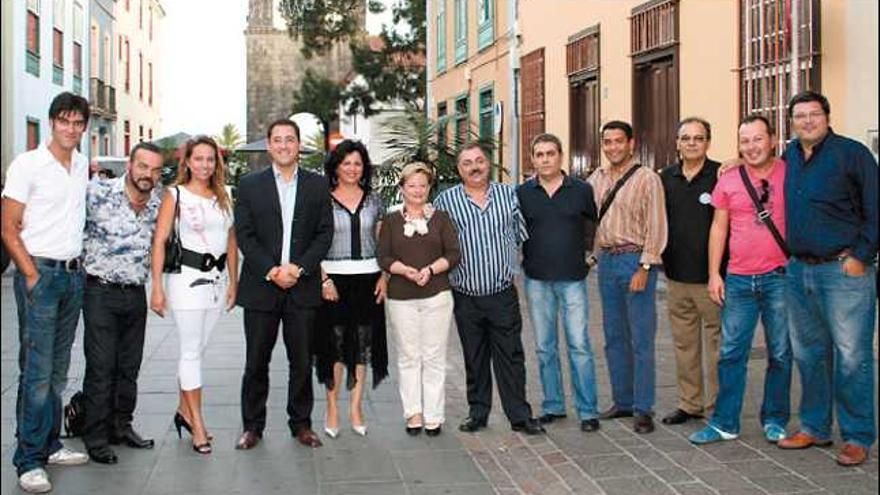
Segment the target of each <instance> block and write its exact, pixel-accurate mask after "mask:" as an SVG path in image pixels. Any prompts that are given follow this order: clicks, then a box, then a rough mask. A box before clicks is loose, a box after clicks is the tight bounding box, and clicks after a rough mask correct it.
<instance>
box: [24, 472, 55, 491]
mask: <svg viewBox="0 0 880 495" xmlns="http://www.w3.org/2000/svg"><path fill="white" fill-rule="evenodd" d="M18 484H19V485H21V489H22V490H24V491H26V492H28V493H46V492H48V491H51V490H52V483H51V482H49V473H47V472H46V470H45V469H43V468H36V469H31V470H30V471H28V472H26V473H24V474H22V475H21V476H19V477H18Z"/></svg>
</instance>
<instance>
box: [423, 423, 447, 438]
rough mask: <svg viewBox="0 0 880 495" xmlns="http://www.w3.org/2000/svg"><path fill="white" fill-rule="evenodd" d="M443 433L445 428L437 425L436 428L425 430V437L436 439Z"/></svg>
mask: <svg viewBox="0 0 880 495" xmlns="http://www.w3.org/2000/svg"><path fill="white" fill-rule="evenodd" d="M442 431H443V427H442V426H440V425H437V427H436V428H425V435H428V436H429V437H436V436H438V435H440V433H442Z"/></svg>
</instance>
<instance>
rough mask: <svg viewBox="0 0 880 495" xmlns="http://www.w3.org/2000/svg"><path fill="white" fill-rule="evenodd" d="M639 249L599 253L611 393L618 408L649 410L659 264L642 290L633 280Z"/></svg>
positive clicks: (655, 333)
mask: <svg viewBox="0 0 880 495" xmlns="http://www.w3.org/2000/svg"><path fill="white" fill-rule="evenodd" d="M640 256H641V254H640V253H623V254H609V253H606V252H603V253H602V254H600V255H599V293H600V294H601V296H602V323H603V330H604V331H605V357H606V359H608V374H609V375H611V396H612V399H613V400H614V405H615V406H617V407H618V408H619V409H623V410H629V411H635V412H636V413H637V414H651V413H652V412H653V409H654V382H655V372H654V337H655V336H656V335H657V304H656V300H655V298H654V293H655V291H656V289H657V270H651V271H650V272H649V273H648V284H647V286H646V287H645V290H644V291H642V292H630V290H629V284H630V280H632V276H633V275H634V274H635V273H636V270H641V268H640V266H639V258H640Z"/></svg>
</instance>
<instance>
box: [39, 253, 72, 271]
mask: <svg viewBox="0 0 880 495" xmlns="http://www.w3.org/2000/svg"><path fill="white" fill-rule="evenodd" d="M33 259H34V264H36V265H40V266H45V267H46V268H52V269H55V270H59V269H63V270H66V271H68V272H76V271H79V269H80V268H82V262H81V261H80V260H79V258H71V259H69V260H53V259H52V258H43V257H41V256H34V258H33Z"/></svg>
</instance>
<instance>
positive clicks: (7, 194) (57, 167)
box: [3, 143, 89, 260]
mask: <svg viewBox="0 0 880 495" xmlns="http://www.w3.org/2000/svg"><path fill="white" fill-rule="evenodd" d="M88 183H89V161H88V160H87V159H86V157H85V156H83V155H82V154H80V153H79V152H77V151H76V150H74V151H73V155H72V156H71V160H70V171H69V172H68V170H67V169H65V168H64V166H63V165H61V162H59V161H58V160H57V159H56V158H55V155H53V154H52V153H51V152H50V151H49V148H48V147H47V146H46V143H43V144H41V145H40V146H39V147H38V148H37V149H35V150H31V151H28V152H26V153H22V154H21V155H18V157H16V158H15V160H13V161H12V164H11V165H9V169H8V170H7V171H6V186H5V187H4V188H3V197H4V198H10V199H13V200H15V201H18V202H20V203H23V204H24V205H25V207H24V218H23V219H22V231H21V240H22V241H23V242H24V246H25V248H26V249H27V251H28V253H30V255H31V256H40V257H44V258H51V259H56V260H69V259H72V258H76V257H78V256H80V254H82V249H83V227H84V226H85V220H86V187H87V186H88Z"/></svg>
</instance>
